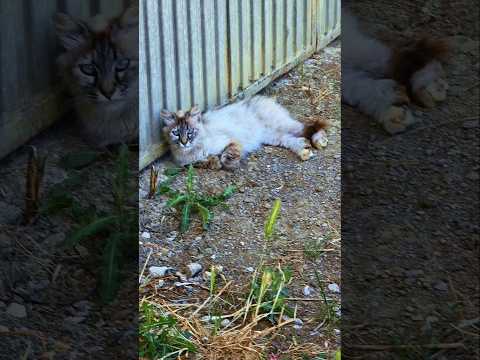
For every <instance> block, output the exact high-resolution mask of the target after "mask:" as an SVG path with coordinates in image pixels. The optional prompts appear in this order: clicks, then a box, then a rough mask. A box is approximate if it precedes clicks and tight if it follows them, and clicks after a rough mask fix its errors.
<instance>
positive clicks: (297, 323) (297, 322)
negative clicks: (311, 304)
mask: <svg viewBox="0 0 480 360" xmlns="http://www.w3.org/2000/svg"><path fill="white" fill-rule="evenodd" d="M293 323H294V324H295V325H293V328H294V329H296V330H300V329H301V328H302V327H303V321H302V320H301V319H295V320H294V321H293Z"/></svg>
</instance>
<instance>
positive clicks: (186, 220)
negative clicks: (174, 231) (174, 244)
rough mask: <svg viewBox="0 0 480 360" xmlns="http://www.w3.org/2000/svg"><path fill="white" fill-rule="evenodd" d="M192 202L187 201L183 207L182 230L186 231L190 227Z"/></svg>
mask: <svg viewBox="0 0 480 360" xmlns="http://www.w3.org/2000/svg"><path fill="white" fill-rule="evenodd" d="M191 209H192V204H191V203H186V204H185V206H184V207H183V209H182V221H181V223H180V232H186V231H187V230H188V229H189V228H190V211H191Z"/></svg>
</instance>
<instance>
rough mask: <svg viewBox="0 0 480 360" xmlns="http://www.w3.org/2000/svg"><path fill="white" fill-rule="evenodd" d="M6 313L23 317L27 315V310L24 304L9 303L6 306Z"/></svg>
mask: <svg viewBox="0 0 480 360" xmlns="http://www.w3.org/2000/svg"><path fill="white" fill-rule="evenodd" d="M7 314H9V315H11V316H14V317H16V318H25V317H27V310H26V309H25V306H23V305H21V304H17V303H11V304H10V305H8V307H7Z"/></svg>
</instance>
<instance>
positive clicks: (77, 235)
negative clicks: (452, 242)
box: [64, 216, 117, 247]
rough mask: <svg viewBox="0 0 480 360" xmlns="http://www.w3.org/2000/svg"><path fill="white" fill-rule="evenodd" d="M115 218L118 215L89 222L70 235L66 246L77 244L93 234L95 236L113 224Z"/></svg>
mask: <svg viewBox="0 0 480 360" xmlns="http://www.w3.org/2000/svg"><path fill="white" fill-rule="evenodd" d="M115 220H117V216H107V217H103V218H100V219H97V220H95V221H94V222H92V223H90V224H88V225H87V226H85V227H82V228H80V229H78V230H77V231H75V232H73V234H72V235H71V236H69V237H68V238H67V239H66V240H65V244H64V245H65V246H66V247H71V246H75V245H77V244H78V243H79V242H80V241H82V240H84V239H87V238H89V237H91V236H94V235H96V234H98V233H100V232H101V231H103V230H105V229H106V228H107V227H108V226H110V225H112V224H113V223H114V222H115Z"/></svg>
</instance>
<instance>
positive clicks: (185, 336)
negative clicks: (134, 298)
mask: <svg viewBox="0 0 480 360" xmlns="http://www.w3.org/2000/svg"><path fill="white" fill-rule="evenodd" d="M139 335H140V339H139V356H140V357H142V358H149V359H163V360H174V359H177V358H178V357H179V356H180V355H181V354H185V353H196V347H195V345H194V344H193V343H192V342H191V341H190V340H189V338H190V337H191V334H190V333H188V332H186V331H182V330H180V329H179V328H178V326H177V320H176V319H175V318H174V317H172V316H171V315H168V314H166V313H164V312H162V311H161V310H158V309H156V308H155V307H153V306H152V305H151V304H149V303H147V302H144V303H142V304H141V305H140V325H139Z"/></svg>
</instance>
